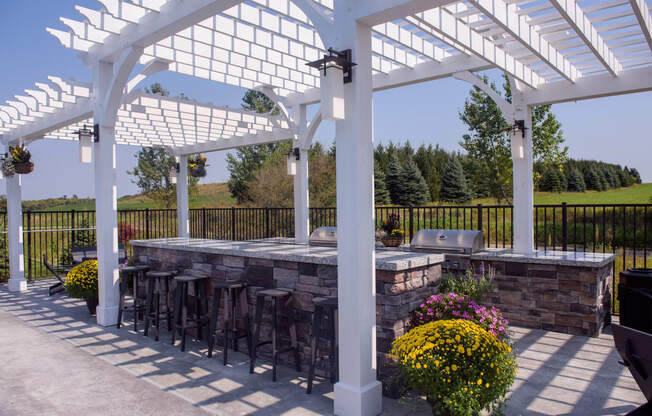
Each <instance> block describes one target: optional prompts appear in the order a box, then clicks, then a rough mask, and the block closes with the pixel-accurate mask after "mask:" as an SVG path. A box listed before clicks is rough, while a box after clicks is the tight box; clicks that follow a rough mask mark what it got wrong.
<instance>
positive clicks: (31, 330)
mask: <svg viewBox="0 0 652 416" xmlns="http://www.w3.org/2000/svg"><path fill="white" fill-rule="evenodd" d="M51 283H52V282H51V281H41V282H37V283H34V284H31V285H30V287H29V290H28V291H27V292H24V293H20V294H16V293H9V292H8V290H7V286H6V285H0V357H3V361H4V364H3V371H2V372H0V383H1V385H2V386H3V388H2V393H1V394H0V396H4V397H3V400H2V402H3V406H2V407H1V408H0V415H39V416H40V415H61V414H65V415H67V416H73V415H77V414H80V415H82V414H83V415H87V414H97V415H100V414H101V415H113V414H116V415H118V414H119V415H125V414H128V415H141V414H142V415H162V414H163V415H176V414H184V415H186V414H189V415H192V414H198V415H199V414H215V415H229V416H231V415H245V414H255V415H281V414H282V415H322V414H332V385H331V384H330V383H327V382H324V383H319V384H316V386H315V388H314V392H313V394H312V395H307V394H306V393H305V385H306V378H305V374H297V373H296V371H294V370H293V369H291V368H289V367H282V368H281V369H280V371H279V380H278V382H276V383H273V382H272V381H271V374H270V370H271V366H270V365H268V363H267V362H266V360H264V359H263V360H259V366H258V367H257V369H256V373H257V374H256V375H249V372H248V369H249V366H248V359H247V357H246V355H244V354H238V353H234V354H230V355H229V360H230V365H229V366H228V367H223V366H222V364H221V354H220V352H219V351H218V352H217V354H216V355H217V357H213V358H212V359H208V358H207V357H206V347H205V343H202V342H189V343H188V345H187V350H186V352H181V351H180V350H179V348H178V347H173V346H171V345H170V343H169V341H170V338H169V334H168V333H167V332H164V333H163V335H162V337H161V341H160V342H156V341H154V340H153V338H146V337H144V336H143V335H142V333H139V334H137V333H135V332H133V326H132V325H127V326H126V327H125V328H123V329H120V330H117V329H116V328H115V327H109V328H104V327H100V326H97V325H96V324H95V319H94V318H93V317H90V316H89V314H88V311H87V309H86V306H85V304H84V302H82V301H78V300H75V299H70V298H68V297H66V296H65V295H63V296H62V295H58V296H55V297H49V296H48V295H47V287H48V285H49V284H51ZM28 324H29V325H28ZM514 332H515V335H514V338H515V339H516V345H515V348H516V350H517V352H518V354H519V358H518V361H519V364H520V369H519V374H518V376H517V381H516V383H515V384H514V386H513V389H512V393H511V398H510V400H509V401H508V404H507V408H506V413H507V414H508V415H532V416H534V415H619V414H625V413H627V412H629V411H631V410H633V409H634V408H635V407H637V406H638V405H640V404H642V403H644V401H645V399H644V397H643V395H642V394H641V393H640V392H639V390H638V387H637V386H636V383H635V382H634V380H633V379H632V378H631V376H630V375H629V373H628V372H627V370H626V369H624V368H623V367H622V366H620V365H619V364H618V354H617V353H616V351H615V349H614V348H613V340H612V338H611V336H610V335H608V334H605V335H602V336H601V337H600V338H586V337H581V336H571V335H565V334H558V333H553V332H546V331H540V330H530V329H524V328H514ZM53 335H55V336H53ZM383 408H384V414H386V415H397V416H402V415H429V414H430V412H429V410H428V408H427V406H426V405H425V402H424V401H423V400H420V399H416V398H415V399H410V400H401V401H394V400H389V399H385V401H384V403H383Z"/></svg>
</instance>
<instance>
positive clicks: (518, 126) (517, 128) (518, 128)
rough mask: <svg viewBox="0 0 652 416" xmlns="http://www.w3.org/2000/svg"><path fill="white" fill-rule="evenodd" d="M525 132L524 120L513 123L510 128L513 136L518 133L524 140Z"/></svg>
mask: <svg viewBox="0 0 652 416" xmlns="http://www.w3.org/2000/svg"><path fill="white" fill-rule="evenodd" d="M525 130H527V127H525V120H515V121H514V125H513V126H512V131H513V132H514V134H516V133H518V132H519V131H520V132H521V135H522V136H523V138H525Z"/></svg>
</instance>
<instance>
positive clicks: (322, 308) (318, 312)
mask: <svg viewBox="0 0 652 416" xmlns="http://www.w3.org/2000/svg"><path fill="white" fill-rule="evenodd" d="M312 303H313V304H314V305H315V313H314V315H313V321H312V334H311V336H310V370H309V371H308V388H307V389H306V393H308V394H310V393H312V382H313V380H314V378H315V365H316V364H317V361H319V360H323V361H326V360H328V361H329V362H330V381H331V383H335V381H337V365H338V363H337V360H338V351H337V350H338V346H337V341H336V338H335V335H336V333H337V332H336V330H335V314H336V312H337V298H336V297H317V298H314V299H313V300H312ZM324 317H325V318H326V319H327V324H326V326H327V327H326V335H327V339H328V349H329V354H328V355H321V356H320V355H319V339H320V338H321V336H322V320H323V318H324Z"/></svg>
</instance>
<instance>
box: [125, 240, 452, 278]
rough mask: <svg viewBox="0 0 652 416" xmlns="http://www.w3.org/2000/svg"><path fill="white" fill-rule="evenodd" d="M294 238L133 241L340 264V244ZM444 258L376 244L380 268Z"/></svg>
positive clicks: (410, 266) (409, 266)
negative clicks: (315, 243)
mask: <svg viewBox="0 0 652 416" xmlns="http://www.w3.org/2000/svg"><path fill="white" fill-rule="evenodd" d="M293 241H294V240H292V239H265V240H256V241H228V240H207V239H201V238H160V239H152V240H132V241H130V242H129V244H131V245H132V246H137V247H151V248H161V249H169V250H181V251H191V252H199V253H210V254H226V255H230V256H239V257H253V258H260V259H270V260H282V261H294V262H300V263H314V264H328V265H337V248H336V247H321V246H309V245H307V244H297V243H294V242H293ZM443 261H444V255H443V254H436V253H420V252H411V251H405V250H401V249H397V250H392V249H385V248H376V269H380V270H395V271H401V270H409V269H413V268H416V267H422V266H428V265H434V264H440V263H443Z"/></svg>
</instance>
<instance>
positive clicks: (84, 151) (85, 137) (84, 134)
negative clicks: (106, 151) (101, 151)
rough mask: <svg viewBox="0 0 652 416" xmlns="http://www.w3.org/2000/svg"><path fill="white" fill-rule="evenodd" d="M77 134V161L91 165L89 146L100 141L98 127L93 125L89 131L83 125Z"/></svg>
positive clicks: (87, 127)
mask: <svg viewBox="0 0 652 416" xmlns="http://www.w3.org/2000/svg"><path fill="white" fill-rule="evenodd" d="M77 134H78V135H79V161H80V162H81V163H91V146H92V144H93V143H94V142H99V141H100V125H99V124H95V125H93V130H91V129H90V128H89V126H87V125H85V124H84V127H82V128H81V129H79V131H78V132H77Z"/></svg>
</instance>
